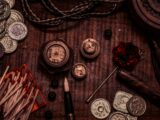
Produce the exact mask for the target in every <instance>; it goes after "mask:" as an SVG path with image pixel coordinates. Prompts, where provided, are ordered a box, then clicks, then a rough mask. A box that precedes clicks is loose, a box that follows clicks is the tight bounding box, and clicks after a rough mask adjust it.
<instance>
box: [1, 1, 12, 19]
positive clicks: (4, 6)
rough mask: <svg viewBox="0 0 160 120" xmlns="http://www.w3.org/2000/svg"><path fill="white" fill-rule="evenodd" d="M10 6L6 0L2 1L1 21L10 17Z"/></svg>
mask: <svg viewBox="0 0 160 120" xmlns="http://www.w3.org/2000/svg"><path fill="white" fill-rule="evenodd" d="M10 10H11V9H10V6H9V4H8V3H7V2H6V1H1V2H0V21H1V20H5V19H7V18H8V17H9V15H10V13H11V11H10Z"/></svg>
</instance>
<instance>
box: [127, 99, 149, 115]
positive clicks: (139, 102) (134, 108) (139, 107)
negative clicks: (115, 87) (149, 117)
mask: <svg viewBox="0 0 160 120" xmlns="http://www.w3.org/2000/svg"><path fill="white" fill-rule="evenodd" d="M127 109H128V111H129V113H130V114H131V115H133V116H141V115H143V114H144V113H145V111H146V102H145V100H144V99H143V98H141V97H139V96H133V97H132V98H131V99H130V100H129V101H128V103H127Z"/></svg>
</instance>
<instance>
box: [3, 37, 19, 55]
mask: <svg viewBox="0 0 160 120" xmlns="http://www.w3.org/2000/svg"><path fill="white" fill-rule="evenodd" d="M0 43H1V44H2V45H3V46H4V48H5V53H13V52H14V51H15V50H16V49H17V46H18V43H17V41H15V40H12V39H11V38H10V37H9V36H5V37H4V38H2V39H1V40H0Z"/></svg>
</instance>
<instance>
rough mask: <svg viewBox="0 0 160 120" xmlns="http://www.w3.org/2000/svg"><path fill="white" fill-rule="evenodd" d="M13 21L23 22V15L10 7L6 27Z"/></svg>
mask: <svg viewBox="0 0 160 120" xmlns="http://www.w3.org/2000/svg"><path fill="white" fill-rule="evenodd" d="M14 22H24V17H23V15H22V14H21V13H20V12H19V11H17V10H14V9H12V10H11V15H10V17H9V18H8V20H7V27H8V26H9V25H11V24H12V23H14Z"/></svg>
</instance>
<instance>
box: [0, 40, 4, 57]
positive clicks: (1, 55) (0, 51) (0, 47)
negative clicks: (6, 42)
mask: <svg viewBox="0 0 160 120" xmlns="http://www.w3.org/2000/svg"><path fill="white" fill-rule="evenodd" d="M4 51H5V48H4V46H3V45H2V44H1V43H0V59H1V58H2V57H3V55H4Z"/></svg>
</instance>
